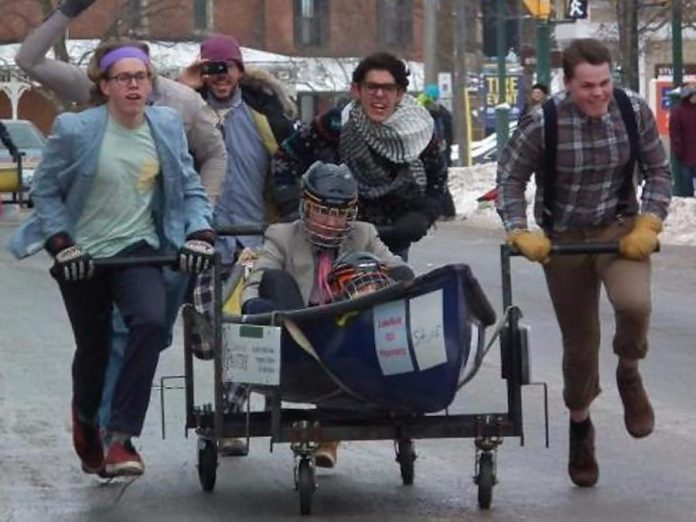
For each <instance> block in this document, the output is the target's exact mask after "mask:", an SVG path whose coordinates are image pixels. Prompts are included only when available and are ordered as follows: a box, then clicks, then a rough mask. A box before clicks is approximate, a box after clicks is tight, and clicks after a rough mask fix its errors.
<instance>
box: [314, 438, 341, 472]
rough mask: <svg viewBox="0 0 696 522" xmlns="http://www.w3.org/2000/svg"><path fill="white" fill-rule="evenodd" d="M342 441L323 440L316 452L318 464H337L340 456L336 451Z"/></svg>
mask: <svg viewBox="0 0 696 522" xmlns="http://www.w3.org/2000/svg"><path fill="white" fill-rule="evenodd" d="M340 443H341V442H340V441H327V442H322V443H321V444H320V445H319V448H318V449H317V454H316V457H315V458H316V460H315V462H316V465H317V467H320V468H333V467H334V466H335V465H336V460H337V459H338V456H337V455H336V451H337V450H338V445H339V444H340Z"/></svg>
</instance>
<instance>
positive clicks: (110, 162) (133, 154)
mask: <svg viewBox="0 0 696 522" xmlns="http://www.w3.org/2000/svg"><path fill="white" fill-rule="evenodd" d="M159 170H160V165H159V159H158V156H157V149H156V147H155V142H154V140H153V139H152V133H151V132H150V126H149V125H148V124H147V122H144V123H143V124H142V125H140V126H139V127H138V128H136V129H128V128H126V127H123V126H122V125H120V124H119V123H118V122H116V121H114V120H113V118H111V117H109V121H108V123H107V127H106V133H105V134H104V140H103V141H102V144H101V149H100V151H99V160H98V164H97V172H96V174H95V176H94V180H93V183H92V187H91V188H90V191H89V194H88V196H87V201H86V202H85V206H84V210H83V211H82V215H81V216H80V219H79V220H78V222H77V231H76V234H75V235H76V237H75V240H76V242H77V244H78V245H80V246H81V247H82V248H83V249H85V250H86V251H87V252H89V253H90V254H91V255H92V256H93V257H109V256H113V255H114V254H117V253H118V252H120V251H121V250H123V249H124V248H126V247H128V246H130V245H133V244H134V243H137V242H138V241H146V242H147V243H148V244H149V245H151V246H152V247H154V248H159V237H158V236H157V231H156V230H155V223H154V219H153V217H152V195H153V193H154V187H155V180H156V178H157V176H158V174H159Z"/></svg>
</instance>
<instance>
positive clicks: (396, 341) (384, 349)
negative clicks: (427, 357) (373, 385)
mask: <svg viewBox="0 0 696 522" xmlns="http://www.w3.org/2000/svg"><path fill="white" fill-rule="evenodd" d="M373 320H374V329H375V349H376V350H377V359H378V360H379V365H380V367H381V369H382V373H383V374H384V375H395V374H398V373H407V372H412V371H413V362H412V361H411V354H410V353H409V350H408V338H407V335H406V302H405V301H404V300H400V301H394V302H391V303H386V304H383V305H379V306H375V309H374V314H373Z"/></svg>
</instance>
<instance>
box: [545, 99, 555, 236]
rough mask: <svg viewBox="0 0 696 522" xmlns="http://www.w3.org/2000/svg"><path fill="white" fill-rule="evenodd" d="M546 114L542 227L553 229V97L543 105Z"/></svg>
mask: <svg viewBox="0 0 696 522" xmlns="http://www.w3.org/2000/svg"><path fill="white" fill-rule="evenodd" d="M541 110H542V112H543V114H544V149H545V150H544V155H545V156H544V157H545V159H544V183H543V185H544V207H543V213H542V216H541V228H542V229H544V230H546V231H551V230H553V198H554V193H555V188H556V186H555V183H554V182H555V180H556V150H557V149H558V112H557V111H556V104H555V103H554V101H553V98H549V99H548V100H546V101H545V102H544V104H543V105H542V106H541Z"/></svg>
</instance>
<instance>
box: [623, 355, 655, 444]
mask: <svg viewBox="0 0 696 522" xmlns="http://www.w3.org/2000/svg"><path fill="white" fill-rule="evenodd" d="M616 385H617V387H618V388H619V395H620V396H621V402H623V406H624V423H625V424H626V431H628V433H630V434H631V435H632V436H633V437H635V438H637V439H639V438H641V437H647V436H648V435H650V434H651V433H652V431H653V428H654V427H655V412H654V411H653V408H652V406H651V405H650V399H649V398H648V394H647V393H646V392H645V388H644V387H643V379H641V377H640V372H639V371H638V368H636V367H625V366H621V365H619V366H618V368H616Z"/></svg>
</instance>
